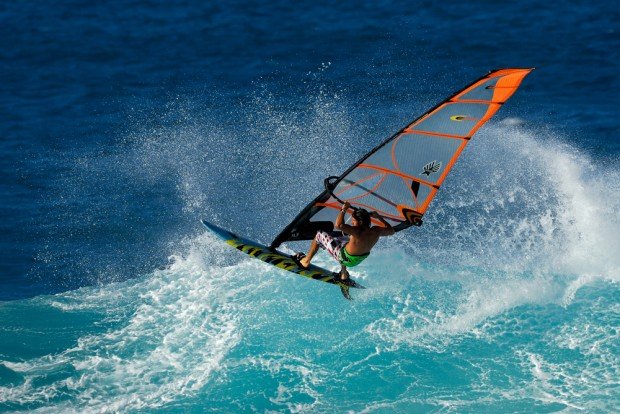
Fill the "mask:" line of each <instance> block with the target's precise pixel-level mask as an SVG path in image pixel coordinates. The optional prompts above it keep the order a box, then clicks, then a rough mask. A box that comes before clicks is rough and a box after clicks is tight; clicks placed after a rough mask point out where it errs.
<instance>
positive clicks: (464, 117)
mask: <svg viewBox="0 0 620 414" xmlns="http://www.w3.org/2000/svg"><path fill="white" fill-rule="evenodd" d="M450 120H451V121H456V122H461V121H477V118H474V117H471V116H467V115H452V116H451V117H450Z"/></svg>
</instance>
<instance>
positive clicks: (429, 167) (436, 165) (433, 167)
mask: <svg viewBox="0 0 620 414" xmlns="http://www.w3.org/2000/svg"><path fill="white" fill-rule="evenodd" d="M440 168H441V161H432V162H429V163H428V164H426V165H425V166H424V171H422V174H426V175H428V176H429V177H430V175H431V174H432V173H436V172H437V171H439V169H440Z"/></svg>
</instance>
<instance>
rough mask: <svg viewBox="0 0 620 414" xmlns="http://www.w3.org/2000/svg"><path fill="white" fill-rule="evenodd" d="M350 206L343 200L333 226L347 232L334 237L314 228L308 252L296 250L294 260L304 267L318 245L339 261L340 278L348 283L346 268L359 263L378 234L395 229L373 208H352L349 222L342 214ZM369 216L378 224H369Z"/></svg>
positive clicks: (374, 242)
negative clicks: (314, 231) (369, 211)
mask: <svg viewBox="0 0 620 414" xmlns="http://www.w3.org/2000/svg"><path fill="white" fill-rule="evenodd" d="M350 208H351V204H350V203H349V202H348V201H345V202H344V204H343V205H342V208H341V209H340V213H338V216H337V217H336V221H335V222H334V228H335V229H336V230H340V231H341V232H342V233H343V234H345V235H346V236H341V237H334V236H331V235H330V234H328V233H327V232H324V231H322V230H319V231H317V233H316V236H314V239H312V243H311V244H310V249H309V250H308V253H307V254H305V255H304V254H303V253H297V254H296V255H295V256H293V258H294V259H295V262H297V263H298V264H299V265H300V266H301V267H303V268H304V269H307V268H308V266H310V262H311V261H312V258H313V257H314V255H315V254H316V253H317V251H318V250H319V248H321V249H323V250H325V251H327V253H329V255H330V256H331V257H333V258H334V259H335V260H336V261H337V262H338V263H339V264H340V266H341V268H340V273H339V276H340V280H341V281H342V282H343V283H345V284H347V282H348V281H349V272H348V271H347V268H348V267H355V266H357V265H359V264H360V263H362V262H363V261H364V259H366V258H367V257H368V256H369V255H370V251H371V249H372V248H373V247H374V245H375V244H376V243H377V241H379V238H380V237H383V236H391V235H392V234H394V233H395V231H394V228H393V227H392V226H391V225H390V224H389V223H388V222H387V221H385V220H384V219H383V217H381V216H380V215H379V213H377V212H376V211H373V212H372V213H368V211H366V210H364V209H362V208H359V209H354V210H353V213H352V214H351V224H350V225H349V224H346V223H345V222H344V216H345V214H346V213H347V211H348V210H349V209H350ZM371 218H374V219H375V220H377V221H378V222H379V223H380V224H381V225H379V226H371Z"/></svg>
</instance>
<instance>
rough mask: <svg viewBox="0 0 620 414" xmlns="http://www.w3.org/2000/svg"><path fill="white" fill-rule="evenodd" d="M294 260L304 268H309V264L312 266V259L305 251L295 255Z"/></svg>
mask: <svg viewBox="0 0 620 414" xmlns="http://www.w3.org/2000/svg"><path fill="white" fill-rule="evenodd" d="M293 261H295V263H297V265H298V266H299V267H301V268H303V269H307V268H308V266H310V261H309V260H308V258H307V257H306V255H305V254H303V253H297V254H295V255H293Z"/></svg>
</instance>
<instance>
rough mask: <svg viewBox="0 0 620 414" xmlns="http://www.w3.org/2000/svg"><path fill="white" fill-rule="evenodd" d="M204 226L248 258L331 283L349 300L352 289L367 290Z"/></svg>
mask: <svg viewBox="0 0 620 414" xmlns="http://www.w3.org/2000/svg"><path fill="white" fill-rule="evenodd" d="M202 224H204V225H205V227H206V228H207V229H209V230H210V231H211V232H212V233H213V234H215V235H216V236H218V237H219V238H220V239H222V240H224V241H225V242H226V244H228V245H229V246H232V247H234V248H235V249H237V250H239V251H242V252H243V253H245V254H247V255H248V256H251V257H254V258H256V259H259V260H262V261H263V262H265V263H269V264H270V265H272V266H275V267H278V268H280V269H284V270H288V271H289V272H293V273H296V274H298V275H300V276H304V277H307V278H310V279H314V280H319V281H321V282H325V283H331V284H333V285H338V286H339V287H340V290H341V292H342V294H343V296H344V297H345V298H347V299H349V300H351V295H349V288H350V287H353V288H357V289H365V287H364V286H362V285H360V284H359V283H357V282H355V281H353V280H352V279H349V283H348V284H344V283H343V282H342V281H341V280H340V278H339V275H338V273H335V272H330V271H329V270H327V269H323V268H322V267H319V266H315V265H312V264H311V265H310V266H309V267H308V268H307V269H304V268H302V267H300V266H299V265H297V263H296V262H295V261H294V260H293V258H292V257H291V256H290V255H288V254H286V253H282V252H280V251H278V250H276V249H270V248H269V247H267V246H263V245H262V244H260V243H257V242H254V241H251V240H247V239H244V238H242V237H239V236H237V235H236V234H234V233H231V232H230V231H228V230H225V229H223V228H221V227H218V226H216V225H215V224H212V223H209V222H208V221H206V220H202Z"/></svg>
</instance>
